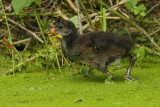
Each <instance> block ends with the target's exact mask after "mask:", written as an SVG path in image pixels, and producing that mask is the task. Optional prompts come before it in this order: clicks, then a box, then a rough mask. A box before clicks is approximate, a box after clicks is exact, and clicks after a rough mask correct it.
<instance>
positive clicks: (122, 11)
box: [118, 9, 129, 18]
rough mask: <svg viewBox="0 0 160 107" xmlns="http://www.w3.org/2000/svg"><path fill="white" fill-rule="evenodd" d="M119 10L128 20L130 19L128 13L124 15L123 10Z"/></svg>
mask: <svg viewBox="0 0 160 107" xmlns="http://www.w3.org/2000/svg"><path fill="white" fill-rule="evenodd" d="M118 10H119V12H120V13H121V14H122V15H124V16H126V17H127V18H129V16H128V15H127V14H126V13H124V12H123V11H122V10H121V9H118Z"/></svg>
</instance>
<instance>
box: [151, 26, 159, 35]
mask: <svg viewBox="0 0 160 107" xmlns="http://www.w3.org/2000/svg"><path fill="white" fill-rule="evenodd" d="M158 31H160V27H159V28H158V29H157V30H156V31H154V32H152V33H150V34H149V35H150V36H151V35H153V34H155V33H156V32H158Z"/></svg>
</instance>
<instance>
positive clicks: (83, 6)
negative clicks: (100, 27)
mask: <svg viewBox="0 0 160 107" xmlns="http://www.w3.org/2000/svg"><path fill="white" fill-rule="evenodd" d="M79 2H80V4H81V6H82V8H83V9H84V11H85V14H86V16H87V19H88V21H89V23H90V25H91V27H93V26H94V25H93V23H92V20H91V18H90V17H89V15H88V12H87V9H86V8H85V5H84V4H83V2H82V0H79Z"/></svg>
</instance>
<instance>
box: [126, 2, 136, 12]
mask: <svg viewBox="0 0 160 107" xmlns="http://www.w3.org/2000/svg"><path fill="white" fill-rule="evenodd" d="M125 5H126V7H127V9H128V10H131V11H134V9H135V8H134V6H133V4H132V2H131V1H128V2H126V4H125Z"/></svg>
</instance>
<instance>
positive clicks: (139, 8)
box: [137, 4, 146, 12]
mask: <svg viewBox="0 0 160 107" xmlns="http://www.w3.org/2000/svg"><path fill="white" fill-rule="evenodd" d="M137 9H138V10H140V11H142V12H144V11H146V7H145V6H144V5H143V4H141V5H139V6H138V7H137Z"/></svg>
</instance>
